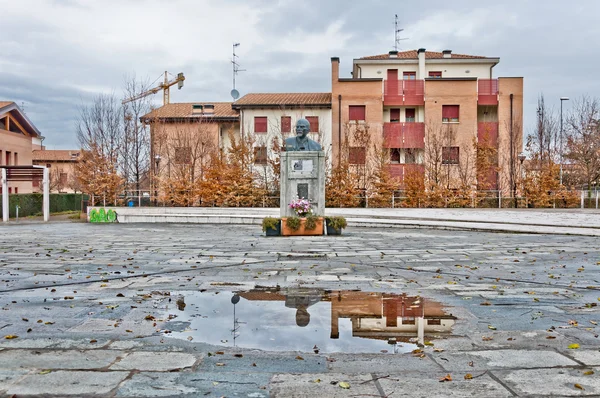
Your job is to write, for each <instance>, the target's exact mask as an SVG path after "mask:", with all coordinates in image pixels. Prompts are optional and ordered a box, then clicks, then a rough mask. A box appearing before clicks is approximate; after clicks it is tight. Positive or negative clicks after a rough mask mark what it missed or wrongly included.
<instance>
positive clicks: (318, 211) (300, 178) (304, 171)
mask: <svg viewBox="0 0 600 398" xmlns="http://www.w3.org/2000/svg"><path fill="white" fill-rule="evenodd" d="M280 184H281V191H280V199H279V208H280V212H281V217H291V216H294V215H295V213H294V211H293V210H292V209H290V208H289V204H290V202H291V201H292V200H294V199H296V197H299V198H305V199H308V200H310V203H311V204H312V209H313V214H315V215H318V216H324V215H325V153H324V152H323V151H293V152H281V183H280Z"/></svg>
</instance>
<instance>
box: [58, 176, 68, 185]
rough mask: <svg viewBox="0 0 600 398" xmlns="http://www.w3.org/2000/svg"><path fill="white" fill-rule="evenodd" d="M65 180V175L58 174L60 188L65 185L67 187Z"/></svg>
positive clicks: (66, 177)
mask: <svg viewBox="0 0 600 398" xmlns="http://www.w3.org/2000/svg"><path fill="white" fill-rule="evenodd" d="M67 179H68V174H67V173H60V177H59V181H60V185H61V186H63V187H64V186H65V185H67Z"/></svg>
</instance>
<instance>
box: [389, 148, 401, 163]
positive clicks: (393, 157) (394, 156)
mask: <svg viewBox="0 0 600 398" xmlns="http://www.w3.org/2000/svg"><path fill="white" fill-rule="evenodd" d="M390 163H400V149H398V148H391V149H390Z"/></svg>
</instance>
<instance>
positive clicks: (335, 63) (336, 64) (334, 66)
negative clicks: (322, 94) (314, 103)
mask: <svg viewBox="0 0 600 398" xmlns="http://www.w3.org/2000/svg"><path fill="white" fill-rule="evenodd" d="M339 78H340V59H339V57H331V85H332V87H333V85H334V83H337V82H338V79H339Z"/></svg>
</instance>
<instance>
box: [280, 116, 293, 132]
mask: <svg viewBox="0 0 600 398" xmlns="http://www.w3.org/2000/svg"><path fill="white" fill-rule="evenodd" d="M281 132H282V133H291V132H292V117H291V116H282V117H281Z"/></svg>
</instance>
